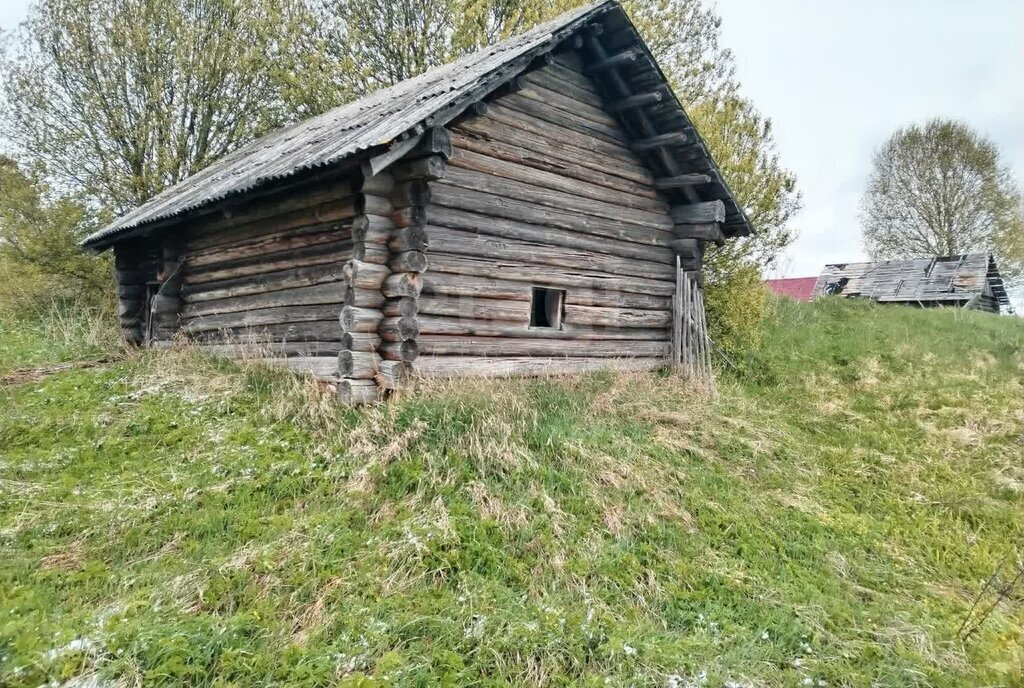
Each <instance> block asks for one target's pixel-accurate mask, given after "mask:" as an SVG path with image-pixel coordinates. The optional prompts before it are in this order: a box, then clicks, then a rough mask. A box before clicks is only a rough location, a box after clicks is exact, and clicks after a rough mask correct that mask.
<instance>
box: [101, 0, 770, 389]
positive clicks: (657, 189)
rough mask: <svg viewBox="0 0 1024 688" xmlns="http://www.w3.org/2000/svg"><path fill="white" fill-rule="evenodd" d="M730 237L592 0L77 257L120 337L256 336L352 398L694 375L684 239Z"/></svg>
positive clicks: (655, 73)
mask: <svg viewBox="0 0 1024 688" xmlns="http://www.w3.org/2000/svg"><path fill="white" fill-rule="evenodd" d="M750 232H751V227H750V224H749V222H748V220H747V218H746V217H745V215H744V213H743V210H742V208H740V206H739V205H737V203H736V201H735V200H734V198H733V195H732V193H731V192H730V190H729V188H728V186H727V185H726V183H725V181H724V180H723V179H722V176H721V174H720V173H719V170H718V168H717V166H716V165H715V162H714V161H713V160H712V159H711V155H710V154H709V153H708V150H707V148H706V146H705V145H704V143H703V142H702V140H701V138H700V136H699V134H698V133H697V131H696V130H695V129H694V127H693V124H692V123H691V121H690V119H689V118H688V117H687V115H686V113H685V112H684V111H683V108H682V107H681V106H680V104H679V102H678V101H677V100H676V98H675V96H674V95H673V94H672V92H671V90H670V89H669V86H668V84H667V82H666V80H665V76H664V75H663V74H662V72H661V70H660V69H659V68H658V66H657V64H656V63H655V61H654V59H653V57H652V56H651V53H650V51H649V50H648V48H647V47H646V46H645V45H644V43H643V41H642V40H641V39H640V37H639V35H638V34H637V31H636V29H635V28H634V27H633V26H632V24H631V23H630V22H629V20H628V18H627V17H626V14H625V12H624V11H623V10H622V8H621V7H620V6H619V4H618V3H617V2H614V1H613V0H604V1H602V2H597V3H594V4H591V5H588V6H586V7H582V8H580V9H578V10H575V11H573V12H570V13H568V14H566V15H564V16H562V17H560V18H559V19H557V20H555V21H553V22H550V23H547V24H544V25H542V26H538V27H537V28H535V29H533V30H531V31H529V32H527V33H525V34H523V35H521V36H518V37H516V38H512V39H510V40H507V41H504V42H502V43H500V44H497V45H494V46H492V47H489V48H485V49H483V50H481V51H479V52H477V53H475V54H473V55H470V56H468V57H465V58H463V59H461V60H458V61H457V62H454V63H452V64H448V65H445V66H442V67H439V68H436V69H433V70H430V71H429V72H427V73H425V74H423V75H421V76H419V77H416V78H413V79H410V80H408V81H405V82H402V83H400V84H398V85H396V86H394V87H391V88H388V89H384V90H381V91H378V92H376V93H374V94H372V95H370V96H368V97H366V98H363V99H362V100H359V101H357V102H354V103H351V104H349V105H345V106H343V107H340V108H337V109H335V110H332V111H330V112H327V113H325V114H323V115H320V116H318V117H314V118H312V119H310V120H307V121H305V122H302V123H299V124H296V125H293V126H290V127H286V128H284V129H281V130H279V131H276V132H273V133H271V134H269V135H268V136H266V137H264V138H262V139H260V140H258V141H256V142H254V143H252V144H250V145H248V146H246V147H244V148H242V149H240V150H238V151H236V152H234V153H232V154H231V155H228V156H227V157H225V158H224V159H222V160H220V161H219V162H217V163H215V164H214V165H212V166H210V167H209V168H207V169H205V170H203V171H201V172H199V173H198V174H196V175H194V176H192V177H190V178H188V179H186V180H184V181H182V182H181V183H180V184H178V185H176V186H174V187H173V188H170V189H168V190H167V191H165V192H163V193H162V194H160V195H159V196H157V197H156V198H154V199H153V200H151V201H150V202H148V203H146V204H145V205H143V206H141V207H139V208H138V209H136V210H134V211H132V212H130V213H128V214H126V215H125V216H123V217H121V218H120V219H119V220H117V221H116V222H114V223H113V224H111V225H110V226H109V227H107V228H105V229H103V230H102V231H100V232H98V233H96V234H95V235H93V236H91V237H89V238H88V239H87V240H86V241H85V242H84V244H83V245H84V246H85V247H87V248H88V249H91V250H95V251H103V250H106V249H108V248H113V250H114V253H115V263H116V268H117V277H118V287H117V288H118V296H119V297H120V304H121V325H122V328H123V330H124V334H125V336H126V337H127V338H128V339H129V340H131V341H133V342H138V343H140V344H149V345H162V344H164V343H166V342H168V341H169V340H170V339H171V338H172V337H175V336H176V335H179V336H185V337H188V338H190V339H191V340H193V341H195V342H196V343H197V344H198V345H200V346H203V347H206V348H207V349H208V350H209V351H211V352H215V353H219V354H226V355H239V354H241V353H243V352H244V351H246V350H247V349H251V345H253V344H254V343H261V344H262V345H264V346H265V347H266V348H267V350H268V352H269V355H272V356H284V357H286V358H284V359H282V360H283V361H284V362H285V363H287V364H288V366H289V367H291V368H292V369H294V370H300V371H309V372H312V373H314V374H316V375H317V376H319V377H322V378H327V379H335V380H339V396H340V397H341V398H342V399H343V400H344V401H351V402H359V401H368V400H372V399H375V398H377V396H378V394H379V392H380V390H381V389H388V388H394V387H398V386H400V385H401V384H402V380H403V379H405V378H406V376H408V374H409V373H410V372H413V371H415V372H416V373H418V374H422V375H428V376H429V375H445V376H447V375H504V374H513V375H514V374H535V373H550V372H565V371H583V370H591V369H595V368H601V367H605V366H620V367H628V368H634V369H635V368H655V367H660V366H666V365H670V364H673V365H686V366H692V365H696V364H699V363H701V362H702V361H703V362H704V364H706V361H707V355H708V354H707V341H706V339H705V338H704V337H703V336H702V335H701V331H702V327H703V301H702V298H701V284H702V282H701V279H700V274H701V266H702V260H703V256H704V252H705V247H706V246H707V244H708V243H711V242H717V243H722V242H725V241H726V240H728V239H731V238H733V237H740V236H744V235H747V234H749V233H750ZM428 267H429V270H428Z"/></svg>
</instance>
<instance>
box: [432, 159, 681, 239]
mask: <svg viewBox="0 0 1024 688" xmlns="http://www.w3.org/2000/svg"><path fill="white" fill-rule="evenodd" d="M475 148H481V146H475ZM448 164H449V166H450V167H452V168H458V169H465V170H471V171H473V172H479V173H481V174H486V175H491V176H493V177H500V178H502V179H508V180H511V181H515V182H521V183H524V184H533V185H535V186H540V187H542V188H544V189H549V190H551V191H561V192H564V193H567V194H571V195H573V196H578V197H581V198H589V199H592V200H595V201H600V202H603V203H612V204H614V205H617V206H624V207H626V208H637V209H638V210H643V211H647V212H652V213H657V214H659V215H662V216H664V215H667V214H668V205H666V204H665V203H664V202H663V201H662V200H661V199H658V198H651V197H648V196H641V195H636V194H632V193H626V192H621V191H617V190H615V189H612V188H609V187H607V186H602V185H598V184H592V183H590V182H586V181H580V180H579V179H575V178H573V177H568V176H566V175H564V174H559V173H556V172H548V171H546V170H543V169H538V168H537V167H534V166H531V165H521V164H518V163H514V162H509V161H508V160H505V159H503V158H500V157H492V156H490V155H487V154H484V153H478V152H476V151H473V150H470V149H468V148H462V147H458V148H456V149H455V155H454V156H453V157H452V159H451V162H449V163H448ZM429 221H431V218H429V217H428V222H429Z"/></svg>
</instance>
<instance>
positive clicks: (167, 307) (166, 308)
mask: <svg viewBox="0 0 1024 688" xmlns="http://www.w3.org/2000/svg"><path fill="white" fill-rule="evenodd" d="M149 309H150V311H151V312H153V313H175V314H176V313H178V311H180V310H181V299H179V298H178V297H177V296H174V295H171V294H167V293H165V292H163V290H161V292H160V293H158V294H156V295H154V296H153V300H152V301H151V302H150V306H149Z"/></svg>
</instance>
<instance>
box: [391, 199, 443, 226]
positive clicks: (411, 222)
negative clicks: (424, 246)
mask: <svg viewBox="0 0 1024 688" xmlns="http://www.w3.org/2000/svg"><path fill="white" fill-rule="evenodd" d="M431 198H433V195H431ZM388 217H389V218H390V219H391V222H392V223H394V225H395V227H423V226H425V225H426V224H427V211H426V210H424V209H423V208H422V207H420V206H416V205H414V206H410V207H408V208H399V209H398V210H396V211H394V212H393V213H391V214H390V215H389V216H388Z"/></svg>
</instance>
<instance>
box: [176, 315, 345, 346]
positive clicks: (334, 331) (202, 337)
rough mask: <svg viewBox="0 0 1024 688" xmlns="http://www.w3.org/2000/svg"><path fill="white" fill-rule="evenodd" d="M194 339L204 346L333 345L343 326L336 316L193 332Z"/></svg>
mask: <svg viewBox="0 0 1024 688" xmlns="http://www.w3.org/2000/svg"><path fill="white" fill-rule="evenodd" d="M190 338H191V339H193V340H195V341H197V342H201V343H221V342H224V343H242V344H261V343H274V342H314V341H322V342H329V341H340V338H341V327H340V326H339V325H338V316H337V313H332V315H331V318H330V319H329V320H311V321H307V322H290V323H275V324H270V325H260V326H252V327H247V326H241V327H225V328H220V329H217V330H208V331H204V332H195V333H191V334H190Z"/></svg>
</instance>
